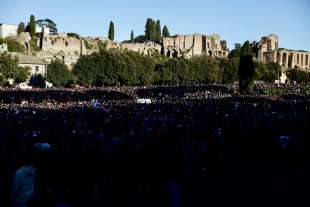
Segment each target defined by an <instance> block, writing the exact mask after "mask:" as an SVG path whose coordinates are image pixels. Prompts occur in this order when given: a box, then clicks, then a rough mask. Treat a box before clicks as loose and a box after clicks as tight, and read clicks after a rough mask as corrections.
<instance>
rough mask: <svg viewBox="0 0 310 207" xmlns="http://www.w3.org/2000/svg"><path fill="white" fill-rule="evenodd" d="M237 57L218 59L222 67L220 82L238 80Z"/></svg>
mask: <svg viewBox="0 0 310 207" xmlns="http://www.w3.org/2000/svg"><path fill="white" fill-rule="evenodd" d="M238 67H239V58H229V59H221V60H220V68H222V69H223V77H222V83H224V84H226V83H233V82H235V81H238Z"/></svg>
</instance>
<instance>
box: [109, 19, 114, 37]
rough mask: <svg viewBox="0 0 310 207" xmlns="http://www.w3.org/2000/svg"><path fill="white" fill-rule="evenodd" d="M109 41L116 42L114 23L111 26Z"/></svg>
mask: <svg viewBox="0 0 310 207" xmlns="http://www.w3.org/2000/svg"><path fill="white" fill-rule="evenodd" d="M109 39H110V40H112V41H114V23H113V22H112V21H111V22H110V26H109Z"/></svg>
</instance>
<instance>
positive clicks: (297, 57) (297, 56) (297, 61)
mask: <svg viewBox="0 0 310 207" xmlns="http://www.w3.org/2000/svg"><path fill="white" fill-rule="evenodd" d="M297 65H299V54H297Z"/></svg>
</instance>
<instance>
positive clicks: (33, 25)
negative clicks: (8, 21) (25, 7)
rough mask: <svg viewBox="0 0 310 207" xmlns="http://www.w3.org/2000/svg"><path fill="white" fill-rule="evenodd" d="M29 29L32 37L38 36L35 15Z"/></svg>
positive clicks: (31, 19) (31, 18)
mask: <svg viewBox="0 0 310 207" xmlns="http://www.w3.org/2000/svg"><path fill="white" fill-rule="evenodd" d="M29 27H30V28H29V29H30V35H31V37H34V35H35V34H36V23H35V18H34V15H31V16H30V23H29Z"/></svg>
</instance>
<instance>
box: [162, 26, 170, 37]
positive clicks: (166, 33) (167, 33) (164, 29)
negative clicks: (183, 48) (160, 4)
mask: <svg viewBox="0 0 310 207" xmlns="http://www.w3.org/2000/svg"><path fill="white" fill-rule="evenodd" d="M163 37H170V33H169V30H168V27H167V26H166V25H165V26H164V28H163Z"/></svg>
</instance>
